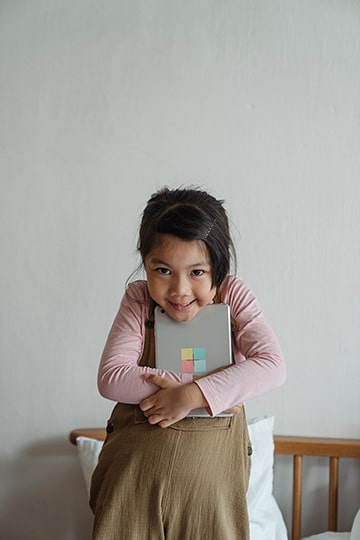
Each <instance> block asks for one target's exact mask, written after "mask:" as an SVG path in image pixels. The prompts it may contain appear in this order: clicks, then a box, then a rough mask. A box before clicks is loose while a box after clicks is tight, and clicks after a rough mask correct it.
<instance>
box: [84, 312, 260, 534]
mask: <svg viewBox="0 0 360 540" xmlns="http://www.w3.org/2000/svg"><path fill="white" fill-rule="evenodd" d="M153 307H154V306H151V309H150V312H149V320H148V321H147V322H146V323H145V327H146V330H145V343H144V352H143V355H142V358H141V361H140V365H142V366H145V365H146V366H149V367H155V340H154V328H153V326H154V324H153ZM106 430H107V436H106V440H105V443H104V446H103V448H102V450H101V453H100V456H99V462H98V465H97V467H96V469H95V471H94V474H93V477H92V484H91V492H90V506H91V509H92V511H93V512H94V529H93V540H165V539H166V540H249V523H248V513H247V505H246V492H247V488H248V482H249V475H250V459H251V458H250V454H251V445H250V442H249V436H248V431H247V423H246V416H245V410H244V407H242V408H241V411H240V412H239V413H238V414H237V415H234V416H231V417H218V418H184V419H183V420H180V421H179V422H177V423H175V424H173V425H172V426H170V427H168V428H160V427H159V426H157V425H150V424H149V423H148V421H147V419H146V417H145V416H144V415H143V413H142V411H141V410H140V408H139V406H138V405H127V404H123V403H118V404H117V405H116V406H115V407H114V409H113V411H112V414H111V417H110V419H109V421H108V424H107V428H106Z"/></svg>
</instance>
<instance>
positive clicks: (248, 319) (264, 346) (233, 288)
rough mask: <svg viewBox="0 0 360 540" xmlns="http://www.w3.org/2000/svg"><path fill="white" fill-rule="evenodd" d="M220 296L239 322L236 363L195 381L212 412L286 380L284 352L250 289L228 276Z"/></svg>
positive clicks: (234, 341) (249, 397)
mask: <svg viewBox="0 0 360 540" xmlns="http://www.w3.org/2000/svg"><path fill="white" fill-rule="evenodd" d="M221 298H222V301H223V302H224V303H227V304H229V305H230V312H231V316H232V318H233V319H235V320H236V322H237V325H238V329H237V331H235V332H233V336H232V346H233V359H234V364H233V365H231V366H230V367H229V368H227V369H225V370H222V371H220V372H218V373H214V374H212V375H208V376H206V377H203V378H201V379H198V380H197V381H195V382H196V384H197V385H198V386H199V388H200V390H201V391H202V393H203V395H204V397H205V399H206V400H207V402H208V404H209V408H210V410H211V413H212V414H213V415H216V414H218V413H220V412H222V411H224V410H226V409H228V408H230V407H232V406H233V405H236V404H237V403H244V402H245V401H248V400H249V399H253V398H255V397H257V396H259V395H261V394H264V393H266V392H268V391H270V390H273V389H275V388H277V387H278V386H280V385H281V384H283V383H284V381H285V379H286V366H285V361H284V357H283V354H282V351H281V349H280V346H279V344H278V342H277V339H276V337H275V335H274V332H273V331H272V329H271V328H270V326H269V325H268V323H267V322H266V320H265V318H264V315H263V313H262V311H261V309H260V307H259V305H258V302H257V300H256V298H255V296H254V295H253V293H252V292H251V291H250V289H249V288H248V287H247V286H246V285H245V284H244V282H243V281H242V280H241V279H240V278H238V277H233V276H232V277H231V276H229V278H227V280H226V282H225V283H224V285H223V287H222V288H221Z"/></svg>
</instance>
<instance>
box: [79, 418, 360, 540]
mask: <svg viewBox="0 0 360 540" xmlns="http://www.w3.org/2000/svg"><path fill="white" fill-rule="evenodd" d="M105 435H106V431H105V429H103V428H84V429H74V430H73V431H72V432H71V433H70V441H71V442H72V444H76V438H77V437H80V436H83V437H91V438H93V439H97V440H99V441H102V440H104V439H105ZM274 443H275V454H287V455H291V456H293V499H292V520H291V524H292V529H291V534H290V539H291V540H300V539H301V499H302V465H303V456H320V457H327V458H329V489H328V496H329V505H328V529H329V531H336V530H337V514H338V492H339V460H340V458H360V439H339V438H337V439H331V438H321V437H291V436H286V435H274Z"/></svg>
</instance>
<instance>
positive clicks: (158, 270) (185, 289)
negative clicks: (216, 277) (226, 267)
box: [144, 234, 216, 321]
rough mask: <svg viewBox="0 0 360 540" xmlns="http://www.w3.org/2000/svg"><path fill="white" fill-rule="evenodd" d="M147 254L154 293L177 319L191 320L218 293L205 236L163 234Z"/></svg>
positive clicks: (149, 275)
mask: <svg viewBox="0 0 360 540" xmlns="http://www.w3.org/2000/svg"><path fill="white" fill-rule="evenodd" d="M158 239H159V241H158V242H156V245H155V246H154V247H153V249H152V250H151V251H150V253H149V254H148V255H147V257H145V260H144V267H145V271H146V275H147V281H148V289H149V293H150V296H151V297H152V298H153V300H155V302H156V303H157V304H159V306H161V307H162V308H163V309H165V311H166V313H167V314H168V315H169V316H170V317H171V318H172V319H175V320H176V321H190V320H191V319H192V318H193V317H195V315H196V314H197V313H198V312H199V311H200V309H201V308H202V307H203V306H205V305H206V304H210V303H211V302H212V299H213V298H214V296H215V292H216V288H215V287H212V285H211V283H212V275H211V266H210V259H209V255H208V252H207V248H206V246H205V244H204V243H203V242H202V241H201V240H189V241H187V240H181V239H180V238H177V237H176V236H172V235H170V234H159V235H158Z"/></svg>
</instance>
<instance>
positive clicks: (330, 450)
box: [274, 435, 360, 540]
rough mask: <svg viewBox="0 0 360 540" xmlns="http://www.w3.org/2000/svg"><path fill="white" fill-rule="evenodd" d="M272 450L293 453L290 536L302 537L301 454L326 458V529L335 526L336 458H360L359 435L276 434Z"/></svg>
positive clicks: (337, 465) (297, 539) (336, 504)
mask: <svg viewBox="0 0 360 540" xmlns="http://www.w3.org/2000/svg"><path fill="white" fill-rule="evenodd" d="M274 442H275V454H288V455H292V456H293V498H292V530H291V540H300V538H301V499H302V465H303V456H322V457H328V458H329V487H328V498H329V499H328V500H329V503H328V529H329V531H336V530H337V514H338V492H339V459H340V458H360V439H331V438H322V437H290V436H284V435H275V436H274Z"/></svg>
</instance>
